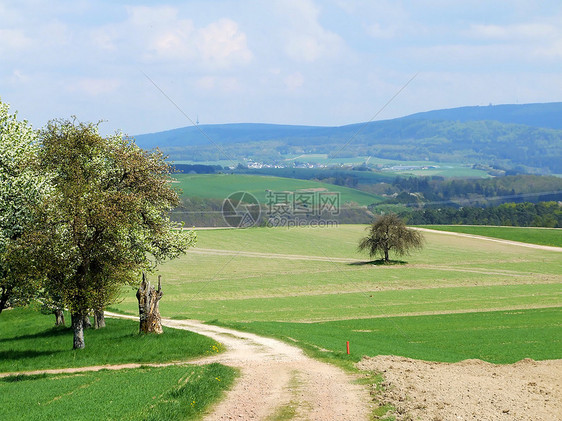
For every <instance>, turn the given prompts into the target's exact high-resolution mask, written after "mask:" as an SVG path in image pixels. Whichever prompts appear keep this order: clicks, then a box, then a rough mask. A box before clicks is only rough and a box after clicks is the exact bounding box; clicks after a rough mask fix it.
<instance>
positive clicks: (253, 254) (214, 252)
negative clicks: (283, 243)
mask: <svg viewBox="0 0 562 421" xmlns="http://www.w3.org/2000/svg"><path fill="white" fill-rule="evenodd" d="M189 252H190V253H191V254H212V255H222V256H244V257H259V258H264V259H287V260H307V261H309V260H316V261H320V262H344V263H348V262H353V261H354V260H353V259H346V258H341V257H328V256H326V257H322V256H303V255H298V254H278V253H257V252H250V251H240V250H220V249H207V248H196V249H193V250H190V251H189Z"/></svg>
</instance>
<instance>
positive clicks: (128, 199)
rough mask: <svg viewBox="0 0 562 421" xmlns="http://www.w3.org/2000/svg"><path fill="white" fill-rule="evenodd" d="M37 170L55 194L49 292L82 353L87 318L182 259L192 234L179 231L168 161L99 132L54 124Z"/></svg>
mask: <svg viewBox="0 0 562 421" xmlns="http://www.w3.org/2000/svg"><path fill="white" fill-rule="evenodd" d="M39 158H40V165H41V168H42V169H43V171H44V172H45V173H49V174H52V185H53V192H52V193H51V195H50V197H49V200H46V201H44V203H43V208H42V215H43V217H42V219H41V224H42V230H41V232H42V233H43V238H42V244H43V247H42V250H43V253H42V256H43V259H44V267H45V271H46V274H47V276H46V278H47V281H46V285H45V288H46V289H47V290H49V291H52V292H53V293H56V294H57V295H58V296H59V298H60V301H61V302H62V304H64V306H65V307H66V308H68V309H69V311H70V313H71V319H72V328H73V331H74V343H73V347H74V348H75V349H76V348H84V347H85V343H84V318H85V317H87V316H88V314H89V313H90V312H91V311H94V312H95V313H96V314H95V317H96V319H95V320H96V325H97V326H100V327H101V326H103V323H104V321H103V309H104V308H105V307H106V306H107V305H108V304H110V303H111V302H113V301H114V300H115V299H116V298H117V295H118V293H119V291H120V289H121V287H122V286H123V285H132V284H136V283H137V282H138V279H139V277H140V274H141V272H142V271H143V270H150V269H151V268H153V267H154V266H155V265H156V264H158V263H159V262H161V261H163V260H165V259H171V258H174V257H177V256H178V255H180V254H182V253H184V252H185V251H186V250H187V248H189V247H190V246H191V245H193V244H194V242H195V235H194V233H193V232H191V231H183V230H181V229H180V230H174V229H173V228H175V225H174V224H173V223H172V222H171V221H170V219H169V217H168V212H169V211H170V210H171V209H172V208H173V207H175V206H177V204H178V203H179V198H178V194H177V192H176V191H175V190H174V189H173V188H172V184H171V178H170V173H171V167H170V165H169V164H168V163H167V162H166V161H165V160H164V157H163V155H162V154H161V153H160V152H158V151H156V152H149V151H144V150H142V149H140V148H139V147H137V146H136V145H135V143H134V142H133V141H132V140H130V139H127V138H124V137H123V136H122V135H120V134H115V135H111V136H108V137H103V136H101V135H100V134H99V132H98V129H97V125H95V124H91V123H78V122H76V121H75V120H56V121H52V122H50V123H49V124H48V126H47V127H46V128H45V129H44V130H43V131H42V133H41V150H40V152H39Z"/></svg>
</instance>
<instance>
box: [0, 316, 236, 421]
mask: <svg viewBox="0 0 562 421" xmlns="http://www.w3.org/2000/svg"><path fill="white" fill-rule="evenodd" d="M53 322H54V318H53V316H46V315H42V314H40V313H38V312H37V311H34V310H32V309H29V308H24V309H14V310H8V311H4V312H3V313H2V314H1V315H0V372H14V371H26V370H44V369H53V368H67V367H85V366H91V365H105V364H119V363H130V362H135V363H155V362H156V363H161V362H169V361H184V360H186V359H189V358H191V357H196V356H202V355H211V354H216V353H217V352H219V351H220V350H221V348H222V346H221V345H220V344H217V343H216V342H215V341H213V340H211V339H209V338H207V337H204V336H200V335H197V334H194V333H191V332H188V331H184V330H174V329H166V328H164V329H165V333H164V334H163V335H143V336H140V335H138V324H137V323H135V322H133V321H129V320H116V319H108V320H107V327H106V328H105V329H100V330H88V331H87V332H86V349H84V350H80V351H73V350H72V349H71V348H72V331H71V330H70V329H69V328H53V327H52V325H53ZM235 376H236V370H234V369H232V368H230V367H226V366H222V365H219V364H211V365H206V366H189V365H182V366H169V367H158V368H155V367H141V368H137V369H123V370H116V371H113V370H112V371H109V370H102V371H98V372H82V373H65V374H49V375H45V374H43V375H16V376H8V377H3V378H0V419H1V420H19V419H22V409H23V408H25V419H26V420H52V419H73V420H99V419H122V420H138V419H144V420H162V419H196V418H198V417H199V416H200V415H201V414H202V413H203V412H204V411H205V409H206V408H208V406H209V405H210V404H212V403H213V402H215V401H216V400H217V399H219V398H220V396H221V395H222V393H223V391H224V390H226V389H228V388H229V387H230V385H231V384H232V382H233V381H234V377H235ZM86 402H87V405H85V403H86Z"/></svg>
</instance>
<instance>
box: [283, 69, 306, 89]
mask: <svg viewBox="0 0 562 421" xmlns="http://www.w3.org/2000/svg"><path fill="white" fill-rule="evenodd" d="M283 82H284V83H285V86H286V87H287V88H289V89H290V90H291V91H294V90H296V89H298V88H300V87H301V86H302V85H304V76H303V75H302V74H301V73H300V72H295V73H293V74H290V75H289V76H286V77H285V78H284V79H283Z"/></svg>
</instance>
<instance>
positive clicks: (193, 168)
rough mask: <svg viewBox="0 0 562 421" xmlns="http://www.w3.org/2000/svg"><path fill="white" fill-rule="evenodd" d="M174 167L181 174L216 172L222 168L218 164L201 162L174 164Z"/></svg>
mask: <svg viewBox="0 0 562 421" xmlns="http://www.w3.org/2000/svg"><path fill="white" fill-rule="evenodd" d="M174 168H175V169H176V171H177V172H180V173H183V174H216V173H218V172H221V171H222V170H223V169H224V168H223V167H222V166H220V165H203V164H193V165H191V164H174Z"/></svg>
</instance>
